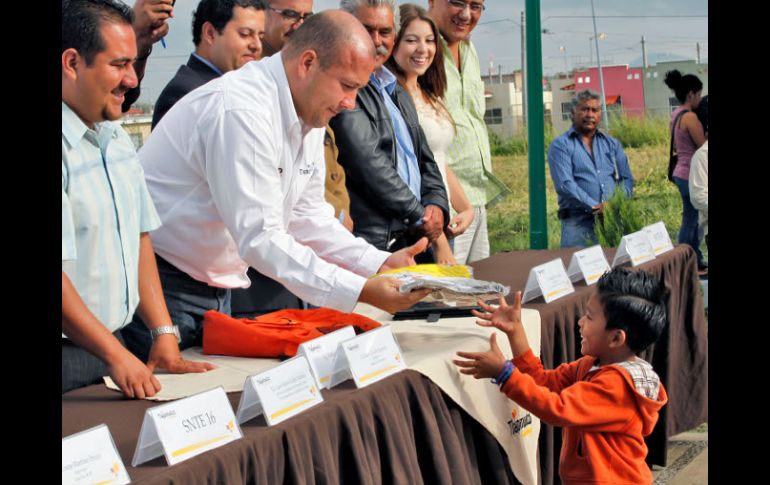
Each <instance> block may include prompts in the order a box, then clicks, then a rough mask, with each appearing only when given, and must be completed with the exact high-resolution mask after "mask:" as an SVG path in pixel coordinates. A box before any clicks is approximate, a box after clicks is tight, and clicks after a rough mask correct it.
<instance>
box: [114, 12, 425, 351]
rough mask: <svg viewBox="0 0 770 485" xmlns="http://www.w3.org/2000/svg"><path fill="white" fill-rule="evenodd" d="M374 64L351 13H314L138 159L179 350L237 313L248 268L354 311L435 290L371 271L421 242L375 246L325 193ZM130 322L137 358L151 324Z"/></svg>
mask: <svg viewBox="0 0 770 485" xmlns="http://www.w3.org/2000/svg"><path fill="white" fill-rule="evenodd" d="M374 58H375V53H374V46H373V44H372V41H371V39H370V38H369V35H368V34H367V32H366V30H365V29H364V28H363V26H362V25H361V24H360V23H359V22H358V21H357V20H356V19H355V17H353V16H352V15H350V14H348V13H345V12H341V11H326V12H323V13H321V14H318V15H314V16H312V17H310V18H309V19H308V20H306V21H305V23H304V24H303V25H302V26H301V27H300V28H298V29H297V30H296V31H295V32H294V34H293V35H292V36H291V38H290V39H289V41H288V43H287V44H286V45H285V47H284V49H283V50H282V51H281V52H280V53H278V54H275V55H273V56H271V57H269V58H266V59H263V60H261V61H259V62H250V63H248V64H247V65H245V66H244V67H242V68H241V69H238V70H236V71H231V72H229V73H226V74H225V75H223V76H222V77H220V78H218V79H215V80H213V81H211V82H209V83H207V84H206V85H205V86H202V87H200V88H198V89H196V90H195V91H193V92H191V93H190V94H189V95H187V96H185V97H184V98H183V99H181V100H180V101H179V102H178V103H177V104H176V105H174V108H172V109H171V110H170V111H169V112H168V113H167V114H166V116H165V117H164V118H163V120H161V122H160V123H159V124H158V125H157V126H156V128H155V130H154V131H153V132H152V134H151V135H150V137H149V139H148V140H147V142H146V143H145V145H144V147H143V148H142V150H141V152H140V154H139V158H140V161H141V163H142V165H143V167H144V170H145V177H146V180H147V185H148V188H149V191H150V194H151V196H152V198H153V201H154V203H155V206H156V208H157V210H158V213H159V215H160V218H161V221H162V222H163V225H162V226H161V228H160V229H159V230H157V231H154V232H153V233H152V240H153V244H154V246H155V252H156V254H157V256H158V265H159V271H160V274H161V279H162V281H163V286H164V288H163V290H164V296H165V297H166V302H167V305H168V307H169V311H170V312H171V313H172V315H174V317H175V320H174V321H175V322H177V323H178V324H179V325H180V333H181V335H182V343H181V344H180V345H181V348H186V347H189V346H192V345H197V344H200V342H201V341H202V328H201V327H202V320H203V313H204V312H205V311H206V310H209V309H215V310H218V311H220V312H223V313H229V312H230V288H239V287H246V286H247V285H248V284H249V282H248V279H247V278H246V269H247V268H248V267H249V266H252V267H254V268H255V269H256V270H257V271H259V272H260V273H262V274H264V275H265V276H268V277H270V278H273V279H275V280H277V281H279V282H280V283H281V284H282V285H284V286H285V287H286V288H287V289H288V290H289V291H291V292H293V293H294V294H296V295H297V296H298V297H300V298H302V299H303V300H306V301H308V302H309V303H312V304H314V305H318V306H325V307H331V308H335V309H338V310H342V311H346V312H349V311H352V310H353V307H354V306H355V304H356V302H358V301H361V302H365V303H370V304H372V305H374V306H377V307H380V308H383V309H385V310H387V311H390V312H393V311H397V310H399V309H403V308H407V307H409V306H411V305H413V304H414V303H416V302H417V301H418V300H419V299H421V298H423V297H424V296H426V295H427V292H426V291H420V292H414V293H411V294H407V295H401V294H400V293H399V291H398V287H399V283H398V282H397V281H396V280H395V279H393V278H389V277H381V278H374V279H367V277H369V276H371V275H373V274H375V273H377V272H379V271H383V270H387V269H391V268H396V267H402V266H408V265H410V264H414V255H415V254H418V253H420V252H422V251H423V250H425V248H426V247H427V243H428V241H427V239H422V240H420V241H419V242H418V243H416V244H415V245H414V246H410V247H408V248H405V249H403V250H401V251H399V252H396V253H393V254H390V253H387V252H385V251H380V250H377V249H376V248H374V247H373V246H371V245H369V244H368V243H366V242H365V241H364V240H363V239H360V238H355V237H354V236H353V235H352V234H350V233H349V232H348V231H347V230H345V228H344V227H343V226H342V225H341V224H340V223H339V222H338V221H337V220H336V219H335V218H334V210H333V208H332V207H331V206H330V205H329V204H327V203H326V202H325V201H324V176H325V173H324V172H325V170H324V168H325V163H324V153H323V138H324V129H323V127H324V126H325V125H326V124H327V123H328V121H329V119H330V118H331V117H333V116H334V115H336V114H337V113H338V112H340V111H342V110H345V109H351V108H352V107H353V106H354V105H355V99H356V95H357V93H358V90H359V88H361V87H362V86H365V85H366V83H367V82H368V80H369V74H370V73H371V72H372V69H373V67H374ZM127 328H129V329H134V330H135V332H134V334H133V335H132V336H131V339H130V340H131V341H129V337H128V335H125V338H126V344H127V345H128V346H129V348H130V349H131V350H132V351H133V352H135V353H136V354H137V355H139V356H140V358H141V357H142V356H143V354H144V352H146V349H147V344H148V343H149V340H148V339H147V338H146V337H147V333H148V332H147V330H146V329H143V328H142V327H141V324H140V322H139V321H138V320H136V319H135V320H134V322H132V324H131V325H129V326H128V327H127ZM134 337H136V338H134Z"/></svg>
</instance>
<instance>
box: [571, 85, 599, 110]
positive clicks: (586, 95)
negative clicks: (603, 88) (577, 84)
mask: <svg viewBox="0 0 770 485" xmlns="http://www.w3.org/2000/svg"><path fill="white" fill-rule="evenodd" d="M589 99H595V100H596V101H601V99H602V97H601V96H600V95H599V93H597V92H596V91H591V90H590V89H584V90H582V91H578V92H577V93H575V96H574V97H573V98H572V106H571V108H570V110H571V111H573V112H574V111H575V108H577V107H578V105H579V104H580V103H582V102H584V101H588V100H589Z"/></svg>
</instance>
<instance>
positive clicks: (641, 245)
mask: <svg viewBox="0 0 770 485" xmlns="http://www.w3.org/2000/svg"><path fill="white" fill-rule="evenodd" d="M653 259H655V251H653V249H652V244H651V243H650V238H649V237H647V234H645V232H644V231H637V232H634V233H631V234H626V235H625V236H623V239H621V240H620V245H619V246H618V251H617V252H616V253H615V257H614V258H613V259H612V267H613V268H614V267H615V266H619V265H621V264H623V263H626V262H628V261H631V266H638V265H640V264H642V263H646V262H647V261H652V260H653Z"/></svg>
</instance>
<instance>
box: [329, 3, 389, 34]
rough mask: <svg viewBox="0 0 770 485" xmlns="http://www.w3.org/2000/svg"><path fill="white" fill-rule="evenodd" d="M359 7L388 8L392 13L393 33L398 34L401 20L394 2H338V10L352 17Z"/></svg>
mask: <svg viewBox="0 0 770 485" xmlns="http://www.w3.org/2000/svg"><path fill="white" fill-rule="evenodd" d="M361 7H364V8H370V7H374V8H377V7H388V8H389V9H390V11H391V12H393V33H394V34H398V28H399V26H400V25H401V19H400V18H399V9H398V5H396V0H340V10H344V11H346V12H347V13H349V14H352V15H353V16H355V15H356V10H358V9H359V8H361Z"/></svg>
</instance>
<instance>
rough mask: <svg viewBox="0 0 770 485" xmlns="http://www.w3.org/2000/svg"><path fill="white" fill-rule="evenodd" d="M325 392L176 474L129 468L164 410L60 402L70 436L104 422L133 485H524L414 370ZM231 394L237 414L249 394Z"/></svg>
mask: <svg viewBox="0 0 770 485" xmlns="http://www.w3.org/2000/svg"><path fill="white" fill-rule="evenodd" d="M322 392H323V396H324V400H325V401H324V402H323V403H321V404H320V405H318V406H316V407H314V408H311V409H309V410H307V411H305V412H304V413H302V414H300V415H298V416H295V417H293V418H291V419H289V420H287V421H284V422H283V423H280V424H278V425H276V426H273V427H267V425H266V424H265V420H264V417H263V416H259V417H257V418H255V419H253V420H251V421H248V422H246V423H244V424H243V425H242V426H241V429H242V431H243V435H244V437H243V439H241V440H238V441H235V442H233V443H229V444H227V445H225V446H223V447H220V448H217V449H215V450H212V451H209V452H206V453H204V454H202V455H199V456H196V457H193V458H191V459H190V460H188V461H185V462H183V463H179V464H177V465H174V466H172V467H169V466H167V465H166V462H165V459H164V458H162V457H161V458H157V459H155V460H153V461H151V462H148V463H145V464H143V465H140V466H139V467H136V468H134V467H131V466H130V464H131V458H132V457H133V454H134V449H135V448H136V442H137V439H138V437H139V429H140V427H141V424H142V418H143V416H144V412H145V410H146V409H148V408H150V407H152V406H156V405H157V403H155V402H150V401H135V400H126V399H123V398H122V397H121V395H120V394H119V393H117V392H115V391H110V390H108V389H107V388H106V387H105V386H103V385H96V386H89V387H86V388H83V389H78V390H75V391H71V392H69V393H67V394H64V395H63V396H62V437H64V436H69V435H71V434H73V433H76V432H78V431H83V430H85V429H88V428H90V427H92V426H96V425H98V424H100V423H104V424H106V425H107V426H108V427H109V430H110V433H111V434H112V437H113V439H114V440H115V444H116V446H117V448H118V452H119V453H120V456H121V458H122V459H123V463H124V464H125V465H126V467H127V470H128V473H129V475H130V476H131V480H132V483H142V484H183V485H195V484H212V483H217V484H227V485H238V484H247V483H249V484H251V483H255V484H266V485H275V484H294V483H296V484H328V485H335V484H351V485H368V484H373V485H374V484H404V485H407V484H408V485H412V484H422V483H426V484H481V483H489V484H507V483H518V482H517V481H516V479H515V477H514V476H513V474H512V473H511V469H510V466H509V465H508V459H507V457H506V454H505V451H504V450H503V449H502V448H501V447H500V445H499V444H498V442H497V440H495V438H494V437H493V436H492V435H491V434H490V433H489V432H488V431H487V430H486V429H484V428H483V427H482V426H481V425H480V424H479V423H478V422H477V421H476V420H474V419H473V418H471V417H470V416H469V415H468V414H467V413H466V412H465V411H463V410H462V409H461V408H460V407H459V406H457V405H456V404H455V403H454V402H453V401H452V400H451V399H450V398H449V397H447V396H446V394H444V393H443V392H442V391H441V390H440V389H439V388H438V386H436V385H435V384H433V383H432V382H431V381H430V380H429V379H428V378H426V377H424V376H422V375H421V374H419V373H418V372H416V371H413V370H405V371H402V372H400V373H398V374H395V375H393V376H391V377H388V378H386V379H384V380H382V381H380V382H377V383H374V384H372V385H371V386H368V387H366V388H364V389H356V388H355V385H354V384H353V381H346V382H344V383H342V384H340V385H339V386H337V387H335V388H334V389H331V390H324V391H322ZM228 397H229V399H230V402H231V404H232V406H233V409H237V406H238V402H239V400H240V397H241V393H230V394H228Z"/></svg>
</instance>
